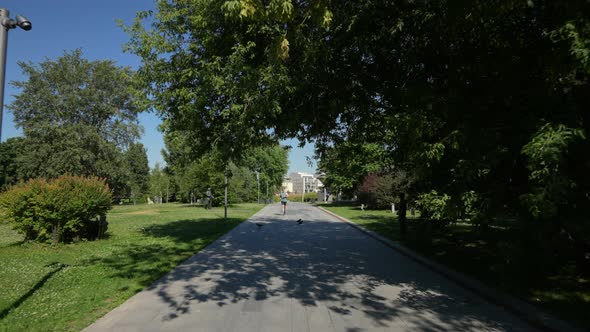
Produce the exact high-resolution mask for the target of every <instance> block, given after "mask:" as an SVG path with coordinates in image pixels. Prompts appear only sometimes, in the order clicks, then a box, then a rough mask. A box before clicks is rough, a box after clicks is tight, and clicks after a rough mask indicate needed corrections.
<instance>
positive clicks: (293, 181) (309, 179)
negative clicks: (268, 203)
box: [283, 172, 323, 194]
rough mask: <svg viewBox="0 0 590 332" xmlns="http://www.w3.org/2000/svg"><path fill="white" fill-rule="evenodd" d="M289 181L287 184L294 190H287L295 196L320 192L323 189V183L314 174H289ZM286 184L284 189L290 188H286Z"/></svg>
mask: <svg viewBox="0 0 590 332" xmlns="http://www.w3.org/2000/svg"><path fill="white" fill-rule="evenodd" d="M288 179H289V180H288V181H286V182H285V183H289V184H290V188H291V189H292V190H289V189H287V190H289V192H292V193H294V194H301V193H302V192H306V193H309V192H318V191H320V189H321V188H322V187H323V184H322V182H321V181H320V180H319V179H318V178H317V177H316V176H315V175H314V174H309V173H303V172H295V173H291V174H289V178H288ZM285 183H283V187H285V188H289V187H287V186H285Z"/></svg>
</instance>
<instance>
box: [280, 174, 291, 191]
mask: <svg viewBox="0 0 590 332" xmlns="http://www.w3.org/2000/svg"><path fill="white" fill-rule="evenodd" d="M281 186H282V187H283V189H284V190H285V191H286V192H288V193H292V192H293V182H291V179H290V178H288V177H287V178H284V179H283V184H282V185H281Z"/></svg>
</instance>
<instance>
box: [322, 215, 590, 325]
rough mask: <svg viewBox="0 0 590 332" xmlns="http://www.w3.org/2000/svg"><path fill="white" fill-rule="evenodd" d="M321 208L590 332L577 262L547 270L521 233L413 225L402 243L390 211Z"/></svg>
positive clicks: (589, 283)
mask: <svg viewBox="0 0 590 332" xmlns="http://www.w3.org/2000/svg"><path fill="white" fill-rule="evenodd" d="M322 207H324V208H326V209H328V210H330V211H332V212H334V213H336V214H338V215H340V216H342V217H345V218H346V219H348V220H350V221H352V222H355V223H357V224H359V225H362V226H363V227H365V228H366V229H369V230H372V231H374V232H377V233H379V234H380V235H382V236H384V237H386V238H388V239H390V240H394V241H399V242H401V243H403V244H404V245H405V246H407V247H409V248H412V249H413V250H415V251H417V252H419V253H420V254H422V255H424V256H426V257H429V258H431V259H433V260H435V261H437V262H439V263H441V264H444V265H447V266H449V267H451V268H452V269H454V270H456V271H459V272H462V273H464V274H466V275H469V276H471V277H474V278H476V279H478V280H480V281H482V282H484V283H485V284H487V285H489V286H491V287H493V288H496V289H500V290H501V291H503V292H505V293H508V294H511V295H513V296H516V297H519V298H521V299H524V300H526V301H528V302H530V303H533V304H535V305H538V306H540V307H542V308H544V309H545V310H547V311H549V312H551V313H553V314H554V315H556V316H558V317H561V318H562V319H564V320H567V321H570V322H572V323H574V324H575V325H578V326H580V327H582V328H584V329H587V330H590V316H589V315H588V313H589V312H590V280H588V279H584V278H581V277H580V276H578V275H577V274H576V273H575V269H574V268H573V262H563V263H562V264H560V267H559V268H557V269H547V268H544V267H543V260H544V259H546V257H544V256H543V254H541V253H539V252H534V251H530V250H526V249H523V248H524V247H523V246H522V241H523V238H526V236H523V234H522V231H519V230H516V229H511V228H510V227H490V228H487V229H485V230H484V231H482V230H481V229H479V228H478V227H475V226H473V225H470V224H451V225H449V226H447V227H445V228H444V229H443V230H432V229H428V230H426V229H425V228H424V226H423V224H422V225H421V224H419V223H417V222H412V220H410V222H409V230H408V236H407V237H406V238H401V237H400V234H399V223H398V222H397V219H396V217H395V216H394V215H392V213H391V212H389V211H372V210H370V211H361V210H360V209H359V208H358V207H356V206H331V205H322Z"/></svg>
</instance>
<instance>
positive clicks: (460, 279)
mask: <svg viewBox="0 0 590 332" xmlns="http://www.w3.org/2000/svg"><path fill="white" fill-rule="evenodd" d="M316 207H317V208H318V209H320V210H322V211H324V212H325V213H327V214H329V215H331V216H332V217H334V218H336V219H338V220H340V221H342V222H344V223H346V224H348V225H349V226H351V227H353V228H355V229H357V230H358V231H360V232H362V233H365V234H366V235H368V236H370V237H372V238H374V239H375V240H377V241H379V242H381V243H383V244H384V245H386V246H388V247H390V248H392V249H394V250H396V251H398V252H400V253H401V254H403V255H404V256H406V257H408V258H410V259H412V260H413V261H415V262H417V263H420V264H422V265H424V266H426V267H427V268H429V269H430V270H432V271H434V272H436V273H438V274H440V275H442V276H444V277H445V278H447V279H449V280H451V281H452V282H454V283H455V284H457V285H459V286H460V287H463V288H466V289H468V290H470V291H472V292H473V293H475V294H477V295H479V296H481V297H483V298H484V299H485V300H487V301H489V302H491V303H493V304H496V305H499V306H501V307H502V308H504V309H506V310H507V311H509V312H511V313H512V314H515V315H516V316H518V317H519V318H521V319H523V320H524V321H526V322H527V323H529V324H531V325H533V326H534V327H536V328H538V329H541V330H543V331H548V332H583V331H584V330H582V329H580V328H578V327H574V326H572V325H571V324H569V323H567V322H565V321H562V320H560V319H558V318H556V317H554V316H552V315H550V314H548V313H545V312H543V311H541V309H539V308H537V307H535V306H533V305H532V304H529V303H526V302H524V301H523V300H520V299H517V298H515V297H513V296H511V295H508V294H504V293H501V292H500V291H498V290H495V289H492V288H491V287H489V286H487V285H485V284H483V283H482V282H480V281H477V280H475V279H473V278H471V277H467V276H466V275H464V274H462V273H459V272H457V271H454V270H452V269H450V268H448V267H446V266H444V265H442V264H439V263H437V262H435V261H433V260H431V259H429V258H427V257H425V256H423V255H421V254H418V253H417V252H415V251H413V250H411V249H409V248H407V247H405V246H403V245H402V244H400V243H399V242H395V241H392V240H389V239H387V238H385V237H383V236H381V235H379V234H377V233H376V232H373V231H370V230H368V229H366V228H364V227H363V226H361V225H359V224H356V223H354V222H352V221H350V220H348V219H346V218H344V217H342V216H340V215H338V214H336V213H334V212H332V211H329V210H327V209H325V208H323V207H321V206H317V205H316Z"/></svg>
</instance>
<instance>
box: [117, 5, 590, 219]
mask: <svg viewBox="0 0 590 332" xmlns="http://www.w3.org/2000/svg"><path fill="white" fill-rule="evenodd" d="M147 16H148V14H146V13H142V14H140V15H139V16H138V21H137V22H136V24H135V25H133V26H132V27H129V28H128V31H129V32H130V35H131V42H130V45H129V49H130V50H131V51H132V52H134V53H136V54H138V55H139V56H141V57H142V59H143V60H144V65H143V66H142V68H140V69H139V76H138V79H139V80H140V81H141V82H142V84H143V86H144V87H145V88H146V90H145V95H146V96H147V97H149V99H150V102H151V103H152V104H153V105H154V107H155V108H157V109H158V110H159V112H161V114H162V115H164V116H165V118H166V126H167V130H169V131H186V132H187V133H189V135H190V137H191V141H193V142H194V146H195V147H196V148H197V149H200V150H211V149H215V148H219V151H221V153H222V155H224V156H228V155H229V152H228V151H233V152H232V153H235V155H238V156H239V155H240V153H241V152H243V151H246V150H247V147H249V146H251V145H254V146H255V145H256V144H257V142H258V141H264V140H267V139H273V138H283V137H298V138H299V139H300V140H301V141H309V140H315V141H316V142H319V143H320V144H319V146H320V149H325V151H328V150H329V148H330V147H337V146H342V144H347V143H345V142H348V144H354V145H362V144H377V145H378V146H379V147H381V148H382V149H383V150H384V153H385V155H386V156H387V158H388V159H389V160H391V161H392V164H393V166H395V168H397V169H403V170H411V171H412V173H413V174H415V175H416V179H417V182H416V187H417V188H419V189H420V190H421V192H422V193H428V192H431V191H432V190H435V191H436V192H437V193H441V194H443V195H447V196H448V197H449V200H448V204H449V206H452V205H456V206H459V205H460V200H461V198H462V197H465V195H466V194H468V193H469V195H470V197H472V198H473V204H474V206H477V207H478V208H479V209H480V210H481V212H482V213H481V215H482V216H483V218H486V219H489V220H493V218H494V217H495V216H497V215H503V214H520V215H521V217H523V219H529V220H535V221H536V222H542V218H541V219H540V218H537V217H535V215H534V214H533V213H531V212H534V211H535V210H534V208H533V209H530V207H534V206H538V205H539V204H540V203H542V202H544V201H547V199H550V197H556V196H557V195H559V197H561V198H563V200H562V201H560V202H559V203H558V204H557V205H556V209H557V210H556V212H555V214H554V216H557V215H560V214H567V213H568V210H571V209H568V207H570V206H572V205H573V204H575V205H576V206H588V205H590V204H588V203H589V199H590V198H589V197H588V196H587V194H586V193H587V192H588V188H590V182H589V181H588V177H587V176H586V175H585V174H588V171H589V170H590V156H589V155H588V154H587V153H585V152H584V151H587V150H588V148H589V147H590V141H589V139H588V134H589V132H590V119H589V118H588V117H589V115H588V114H589V113H588V112H586V111H585V110H587V109H588V106H589V105H590V98H589V97H588V96H590V84H588V83H589V77H590V23H589V19H588V17H590V6H589V5H588V2H587V1H585V0H573V1H567V2H563V1H561V2H559V1H557V2H556V1H542V0H540V1H520V0H518V1H517V0H509V1H503V2H502V3H501V4H499V3H497V2H489V1H484V0H477V1H460V2H452V1H402V0H399V1H388V0H377V1H369V0H360V1H347V2H330V1H322V0H320V1H317V2H314V3H313V5H311V4H310V3H309V2H307V1H290V0H270V1H266V2H259V1H239V0H232V1H226V2H224V3H216V2H211V1H206V0H201V1H191V2H184V1H171V2H170V1H161V2H159V6H158V12H157V13H156V14H155V18H154V20H153V24H152V26H151V28H152V29H151V30H146V29H145V28H144V27H143V26H142V25H141V20H142V19H144V18H146V17H147ZM543 128H545V129H543ZM547 128H552V129H551V130H547ZM556 128H561V129H556ZM571 133H575V135H573V136H572V135H571ZM556 135H559V136H561V138H560V139H559V140H558V141H561V142H565V144H561V143H560V144H554V142H555V136H556ZM533 146H551V147H552V148H554V149H557V150H558V151H555V153H549V154H534V153H531V148H530V147H533ZM231 147H235V149H236V151H237V152H235V151H234V150H231V149H230V148H231ZM318 152H323V151H322V150H320V151H318ZM322 157H323V158H324V157H329V154H328V155H326V156H324V155H322ZM343 158H344V156H340V157H338V158H337V159H338V161H341V162H345V159H343ZM539 158H540V159H539ZM552 158H557V159H558V160H557V161H555V160H553V159H552ZM234 160H237V159H234ZM549 164H551V165H554V166H555V165H558V167H557V169H554V170H552V171H551V172H550V173H549V175H548V176H549V177H550V178H557V179H559V181H557V182H555V181H553V180H551V181H549V179H541V178H540V177H538V176H537V174H538V173H535V172H538V171H539V170H540V169H542V168H543V167H542V166H541V167H540V165H549ZM344 180H348V179H343V181H342V182H343V184H345V182H344ZM549 184H550V186H551V188H552V189H551V190H550V192H545V193H543V194H541V195H539V194H538V193H539V187H546V186H547V185H549ZM346 185H350V184H346ZM585 213H586V214H587V213H588V211H587V210H585ZM548 222H549V221H548ZM550 222H556V218H552V221H550Z"/></svg>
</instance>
